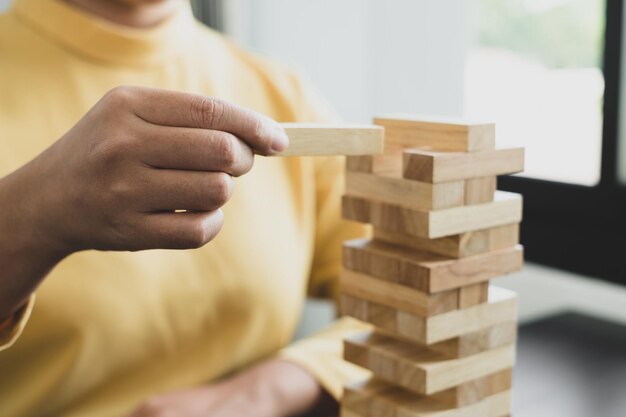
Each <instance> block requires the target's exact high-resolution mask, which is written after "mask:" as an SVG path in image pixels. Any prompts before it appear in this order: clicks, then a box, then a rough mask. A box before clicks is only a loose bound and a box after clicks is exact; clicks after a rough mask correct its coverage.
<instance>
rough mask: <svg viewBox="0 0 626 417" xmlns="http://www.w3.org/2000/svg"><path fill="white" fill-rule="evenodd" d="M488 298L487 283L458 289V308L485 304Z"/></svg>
mask: <svg viewBox="0 0 626 417" xmlns="http://www.w3.org/2000/svg"><path fill="white" fill-rule="evenodd" d="M488 298H489V281H485V282H479V283H478V284H473V285H466V286H465V287H461V288H459V308H468V307H473V306H475V305H478V304H482V303H486V302H487V299H488Z"/></svg>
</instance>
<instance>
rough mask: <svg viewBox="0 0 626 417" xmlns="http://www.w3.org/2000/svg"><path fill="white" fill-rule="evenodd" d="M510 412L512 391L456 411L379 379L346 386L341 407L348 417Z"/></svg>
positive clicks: (483, 416)
mask: <svg viewBox="0 0 626 417" xmlns="http://www.w3.org/2000/svg"><path fill="white" fill-rule="evenodd" d="M510 409H511V392H510V391H503V392H500V393H497V394H494V395H491V396H489V397H486V398H485V399H483V400H481V401H478V402H475V403H473V404H470V405H466V406H463V407H460V408H456V407H453V406H450V405H449V404H446V403H445V402H442V401H438V400H437V399H435V398H431V397H425V396H416V395H415V394H414V393H412V392H411V391H408V390H405V389H403V388H400V387H395V386H393V385H391V384H389V383H386V382H384V381H381V380H379V379H376V378H372V379H370V380H368V381H365V382H362V383H360V384H352V385H349V386H347V387H346V388H345V395H344V399H343V400H342V404H341V410H342V416H345V417H356V416H360V417H502V416H504V415H506V414H508V413H510Z"/></svg>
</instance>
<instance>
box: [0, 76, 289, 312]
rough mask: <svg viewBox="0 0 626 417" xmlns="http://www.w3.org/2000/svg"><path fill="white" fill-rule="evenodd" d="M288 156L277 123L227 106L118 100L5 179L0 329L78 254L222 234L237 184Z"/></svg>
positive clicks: (148, 95) (138, 94)
mask: <svg viewBox="0 0 626 417" xmlns="http://www.w3.org/2000/svg"><path fill="white" fill-rule="evenodd" d="M24 140H28V138H24ZM286 146H287V137H286V135H285V133H284V131H283V130H282V128H280V127H279V125H278V124H277V123H276V122H274V121H273V120H271V119H269V118H267V117H265V116H262V115H260V114H257V113H255V112H252V111H250V110H246V109H243V108H240V107H238V106H235V105H234V104H231V103H228V102H225V101H222V100H218V99H214V98H210V97H206V96H200V95H193V94H186V93H178V92H173V91H165V90H155V89H148V88H138V87H120V88H116V89H114V90H112V91H110V92H109V93H107V94H106V95H105V96H104V97H103V98H102V99H101V100H100V101H99V102H98V103H97V104H96V105H95V106H94V107H93V108H92V109H91V110H90V111H89V112H88V113H87V114H86V115H85V116H84V117H83V118H82V119H81V120H80V121H79V122H78V123H77V124H76V125H75V126H74V127H73V128H72V129H71V130H70V131H68V132H67V133H66V134H65V135H64V136H63V137H62V138H61V139H60V140H58V141H57V142H56V143H55V144H53V145H52V146H51V147H50V148H48V149H47V150H46V151H44V152H43V153H42V154H40V155H39V156H38V157H37V158H35V159H34V160H33V161H31V162H30V163H28V164H27V165H25V166H24V167H22V168H20V169H19V170H17V171H16V172H14V173H13V174H11V175H9V176H7V177H5V178H2V179H0V265H2V268H0V321H1V320H2V319H3V318H5V317H8V316H9V315H10V314H11V313H12V312H14V311H16V310H17V309H18V308H19V306H20V305H21V304H22V303H23V302H24V300H25V299H26V298H27V297H28V295H29V294H30V293H31V292H32V291H33V290H34V289H35V287H36V286H37V285H38V284H39V282H40V281H41V280H42V279H43V277H44V276H45V275H46V274H47V272H48V271H49V270H50V269H51V268H52V267H54V265H56V263H58V262H59V261H60V260H61V259H63V258H64V257H65V256H67V255H69V254H71V253H73V252H76V251H80V250H85V249H99V250H123V251H126V250H131V251H134V250H142V249H152V248H164V249H186V248H197V247H199V246H202V245H204V244H205V243H207V242H208V241H210V240H211V239H213V238H214V237H215V235H216V234H217V233H218V232H219V230H220V229H221V227H222V223H223V218H222V213H221V211H220V210H219V209H220V207H222V206H223V205H224V204H225V203H226V202H227V201H228V199H229V198H230V197H231V195H232V192H233V180H232V177H237V176H239V175H242V174H244V173H246V172H248V171H249V170H250V168H251V167H252V164H253V159H254V156H253V155H254V154H255V153H259V154H271V153H273V152H275V151H280V150H283V149H284V148H285V147H286Z"/></svg>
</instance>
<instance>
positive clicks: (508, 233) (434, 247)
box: [374, 224, 519, 258]
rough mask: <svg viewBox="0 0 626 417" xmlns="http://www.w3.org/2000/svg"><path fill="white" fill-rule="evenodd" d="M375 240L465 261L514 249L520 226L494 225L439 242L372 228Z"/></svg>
mask: <svg viewBox="0 0 626 417" xmlns="http://www.w3.org/2000/svg"><path fill="white" fill-rule="evenodd" d="M374 239H375V240H377V241H381V242H385V243H389V244H393V245H398V246H405V247H407V248H413V249H416V250H419V251H425V252H430V253H435V254H439V255H443V256H449V257H452V258H464V257H466V256H472V255H479V254H482V253H486V252H490V251H493V250H497V249H504V248H509V247H512V246H515V245H516V244H517V243H518V242H519V224H508V225H504V226H497V227H494V228H490V229H483V230H477V231H474V232H466V233H462V234H458V235H452V236H446V237H442V238H438V239H427V238H420V237H417V236H410V235H406V234H403V233H394V232H390V231H387V230H385V229H381V228H379V227H374Z"/></svg>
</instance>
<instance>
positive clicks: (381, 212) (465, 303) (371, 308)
mask: <svg viewBox="0 0 626 417" xmlns="http://www.w3.org/2000/svg"><path fill="white" fill-rule="evenodd" d="M375 123H376V124H377V125H382V126H383V127H384V128H385V151H384V153H383V154H381V155H370V156H349V157H348V159H347V173H346V195H345V196H344V198H343V215H344V217H345V218H347V219H350V220H355V221H358V222H362V223H369V224H371V225H373V231H374V232H373V233H374V234H373V238H372V239H362V240H354V241H348V242H346V243H345V244H344V255H343V259H344V270H343V273H342V297H341V303H342V311H343V313H344V314H346V315H349V316H352V317H355V318H357V319H359V320H362V321H365V322H368V323H371V324H372V325H373V326H374V329H373V330H371V331H368V332H365V333H363V334H359V335H356V336H354V337H352V338H350V339H348V340H346V341H345V344H344V348H345V350H344V357H345V359H346V360H348V361H350V362H352V363H354V364H357V365H359V366H361V367H364V368H367V369H369V370H370V371H371V372H372V374H373V377H372V378H371V379H369V380H368V381H363V382H360V383H358V384H355V385H353V386H349V387H346V392H345V398H344V401H343V403H342V416H343V417H387V416H389V417H392V416H393V417H409V416H411V417H421V416H430V417H434V416H438V417H443V416H446V417H453V416H463V417H474V416H475V417H503V416H507V415H509V414H510V390H511V369H512V367H513V365H514V361H515V339H516V333H517V332H516V329H517V325H516V297H515V294H513V293H511V292H509V291H506V290H504V289H500V288H495V287H490V286H489V280H490V279H491V278H494V277H497V276H500V275H504V274H508V273H511V272H514V271H518V270H519V269H521V267H522V262H523V253H522V247H521V246H519V245H518V236H519V222H520V221H521V217H522V199H521V196H519V195H516V194H512V193H505V192H500V191H496V176H497V175H503V174H509V173H514V172H519V171H521V170H522V169H523V165H524V151H523V149H496V148H495V127H494V126H493V125H491V124H466V123H458V122H450V121H432V120H431V121H425V120H419V119H417V118H411V117H386V118H378V119H375Z"/></svg>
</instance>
